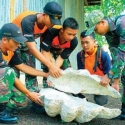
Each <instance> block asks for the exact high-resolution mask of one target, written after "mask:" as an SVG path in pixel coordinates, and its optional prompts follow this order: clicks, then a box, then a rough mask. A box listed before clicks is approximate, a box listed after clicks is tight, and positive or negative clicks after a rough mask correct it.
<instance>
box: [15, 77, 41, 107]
mask: <svg viewBox="0 0 125 125" xmlns="http://www.w3.org/2000/svg"><path fill="white" fill-rule="evenodd" d="M14 86H15V87H16V88H17V89H18V90H19V91H21V92H22V93H24V94H25V95H26V96H27V97H28V98H29V99H30V100H32V101H34V102H35V103H38V104H39V105H43V102H42V101H41V100H40V99H39V96H40V95H39V93H36V92H30V91H29V90H27V89H26V87H25V86H24V85H23V84H22V83H21V81H20V80H19V79H18V78H16V79H15V83H14Z"/></svg>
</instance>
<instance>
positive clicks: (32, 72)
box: [15, 63, 48, 77]
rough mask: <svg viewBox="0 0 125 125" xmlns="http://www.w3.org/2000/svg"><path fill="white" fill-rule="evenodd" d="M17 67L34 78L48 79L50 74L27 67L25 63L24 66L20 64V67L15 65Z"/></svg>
mask: <svg viewBox="0 0 125 125" xmlns="http://www.w3.org/2000/svg"><path fill="white" fill-rule="evenodd" d="M15 67H16V68H17V69H18V70H20V71H22V72H24V73H26V74H29V75H33V76H44V77H48V73H44V72H42V71H39V70H36V69H34V68H32V67H30V66H28V65H25V64H24V63H22V64H19V65H15Z"/></svg>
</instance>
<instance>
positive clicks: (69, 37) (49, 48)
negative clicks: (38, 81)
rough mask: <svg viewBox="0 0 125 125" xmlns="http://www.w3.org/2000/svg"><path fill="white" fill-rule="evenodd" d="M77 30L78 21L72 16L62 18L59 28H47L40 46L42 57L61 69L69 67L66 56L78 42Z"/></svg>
mask: <svg viewBox="0 0 125 125" xmlns="http://www.w3.org/2000/svg"><path fill="white" fill-rule="evenodd" d="M77 32H78V23H77V21H76V20H75V19H74V18H72V17H69V18H67V19H65V20H64V22H63V26H62V28H61V29H54V28H49V29H48V30H47V31H46V32H45V33H44V35H43V39H42V42H41V46H40V47H41V49H42V54H43V55H44V57H45V58H46V59H47V60H48V61H49V62H51V63H52V64H54V65H56V66H57V67H59V68H60V67H61V69H66V68H68V67H70V62H69V60H68V57H69V56H70V54H71V53H72V51H73V50H74V49H75V48H76V46H77V44H78V40H77V38H76V34H77ZM53 58H54V59H53ZM44 85H46V81H44Z"/></svg>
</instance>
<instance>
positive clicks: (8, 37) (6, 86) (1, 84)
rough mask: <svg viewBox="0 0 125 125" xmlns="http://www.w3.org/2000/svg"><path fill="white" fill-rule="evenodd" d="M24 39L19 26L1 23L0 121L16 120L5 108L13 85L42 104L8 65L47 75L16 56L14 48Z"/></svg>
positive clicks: (14, 121)
mask: <svg viewBox="0 0 125 125" xmlns="http://www.w3.org/2000/svg"><path fill="white" fill-rule="evenodd" d="M26 41H27V39H26V38H25V37H24V36H23V35H22V33H21V31H20V30H19V28H18V27H17V26H16V25H14V24H12V23H8V24H5V25H3V27H2V28H1V30H0V123H6V124H13V123H16V122H17V121H18V118H17V117H16V116H13V115H10V114H9V112H8V110H6V107H7V104H8V103H9V101H10V99H11V98H12V96H13V95H14V93H13V87H16V88H17V89H18V90H19V91H21V92H22V93H24V94H25V96H27V97H28V98H29V99H30V100H32V101H33V102H35V103H38V104H40V105H42V104H43V103H42V102H41V100H40V99H39V94H38V93H36V92H30V91H29V90H27V89H26V88H25V86H24V85H23V84H22V83H21V81H20V80H19V79H18V78H16V75H15V72H14V70H13V69H12V68H10V67H9V66H8V63H9V64H11V65H14V66H16V67H17V68H18V69H19V70H21V71H23V72H26V73H29V74H31V75H36V74H37V75H39V76H44V77H47V74H46V73H43V72H41V71H38V70H35V69H33V68H31V67H29V66H27V65H25V64H23V63H22V61H21V60H20V58H19V57H18V56H17V54H16V52H15V50H16V49H17V48H18V47H19V46H20V43H23V42H26ZM15 101H17V104H18V101H19V100H16V98H15Z"/></svg>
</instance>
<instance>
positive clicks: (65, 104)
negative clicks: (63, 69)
mask: <svg viewBox="0 0 125 125" xmlns="http://www.w3.org/2000/svg"><path fill="white" fill-rule="evenodd" d="M40 94H41V97H42V98H41V99H42V101H43V102H44V107H45V111H46V113H47V114H48V115H49V116H51V117H55V116H56V115H58V114H60V116H61V119H62V120H63V121H65V122H71V121H73V120H75V121H77V122H79V123H84V122H89V121H90V120H92V119H93V118H106V119H111V118H114V117H116V116H118V115H120V113H121V111H120V110H119V109H109V108H105V107H103V106H99V105H97V104H94V103H91V102H88V101H86V99H85V98H84V99H81V98H78V97H74V96H72V95H71V94H67V93H64V92H60V91H58V90H55V89H52V88H46V89H41V91H40Z"/></svg>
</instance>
